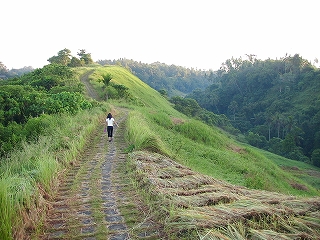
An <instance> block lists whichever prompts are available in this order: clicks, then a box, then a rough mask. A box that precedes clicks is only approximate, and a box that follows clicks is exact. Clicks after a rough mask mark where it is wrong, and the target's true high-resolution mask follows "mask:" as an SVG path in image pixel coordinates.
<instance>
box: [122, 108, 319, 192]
mask: <svg viewBox="0 0 320 240" xmlns="http://www.w3.org/2000/svg"><path fill="white" fill-rule="evenodd" d="M137 109H138V110H137V111H134V112H132V113H131V114H130V117H129V120H128V125H127V131H128V139H129V140H130V142H131V143H132V144H135V149H138V150H142V149H147V150H149V149H148V147H144V145H143V143H146V142H148V144H149V145H148V146H152V147H151V148H150V149H151V150H153V149H155V152H158V153H165V154H166V155H169V156H170V157H172V158H175V159H176V160H177V161H178V162H180V163H182V164H184V165H187V166H188V167H190V168H192V169H193V170H195V171H198V172H201V173H203V174H206V175H209V176H212V177H215V178H218V179H222V180H225V181H228V182H230V183H232V184H235V185H242V186H246V187H249V188H254V189H263V190H269V191H276V192H281V193H285V194H293V195H306V196H315V195H319V192H318V191H317V190H316V189H315V188H314V187H312V186H311V185H308V184H307V183H305V182H303V181H301V180H300V179H298V178H296V177H294V176H293V175H291V174H289V173H287V172H285V171H283V170H282V169H281V168H280V167H279V166H277V165H276V164H275V163H274V162H273V161H270V160H269V159H268V158H266V156H264V155H263V154H262V153H261V152H259V151H258V150H255V149H254V148H251V147H250V146H246V145H241V144H240V143H237V142H236V141H235V140H233V139H231V138H228V137H227V136H226V135H225V134H223V132H222V131H221V130H219V129H218V128H212V127H210V126H207V125H206V124H204V123H201V122H200V121H197V120H193V119H188V118H186V117H184V118H181V119H180V121H177V123H175V120H177V119H175V115H174V114H173V115H172V116H169V115H168V114H167V113H165V112H163V111H162V109H159V110H157V109H152V110H151V109H148V108H144V109H139V108H137ZM177 117H181V115H180V116H177ZM154 146H156V147H154ZM294 185H302V186H306V189H303V190H301V189H296V188H294Z"/></svg>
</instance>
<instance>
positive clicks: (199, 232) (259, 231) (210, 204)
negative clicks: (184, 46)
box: [0, 50, 320, 239]
mask: <svg viewBox="0 0 320 240" xmlns="http://www.w3.org/2000/svg"><path fill="white" fill-rule="evenodd" d="M64 53H67V55H68V51H66V50H63V51H62V52H59V53H58V56H55V57H54V58H53V59H51V61H53V62H52V63H50V64H48V65H46V66H44V67H43V68H40V69H36V70H34V71H32V72H29V73H26V74H24V75H22V76H20V77H14V78H10V79H7V80H1V81H0V103H1V105H0V107H1V109H0V122H1V124H0V127H1V131H0V133H1V136H0V137H1V142H0V144H1V148H0V149H1V156H0V157H1V158H0V203H1V204H0V219H1V223H2V224H1V226H0V236H2V237H3V239H13V238H16V239H18V238H24V237H26V236H27V235H29V236H30V235H32V234H35V235H36V233H37V231H41V223H42V221H43V218H45V212H46V209H47V208H48V202H50V199H52V198H53V197H54V194H55V189H56V187H57V185H58V184H59V182H58V181H56V180H57V178H58V176H61V174H63V172H64V171H65V170H66V169H69V168H72V167H73V166H74V162H76V161H77V158H78V157H79V156H80V153H81V151H83V149H84V147H85V146H86V141H88V139H89V136H90V134H94V133H96V132H97V129H99V127H100V126H101V121H103V118H104V117H105V113H106V112H107V111H110V110H111V109H115V108H118V107H121V108H126V109H127V110H128V112H129V113H128V118H127V121H126V123H125V124H126V128H125V129H126V130H125V136H126V139H125V141H126V143H127V145H128V148H127V150H126V151H127V152H128V153H129V154H128V161H127V162H126V164H127V166H126V169H125V171H126V172H125V174H126V175H129V176H130V178H131V181H132V182H133V183H134V184H133V187H135V190H136V191H137V192H138V193H139V194H140V195H141V196H143V197H144V199H145V201H146V203H147V204H149V205H150V208H151V209H153V211H155V212H156V213H157V214H156V215H157V216H158V220H159V221H161V222H162V223H163V224H164V225H166V228H165V231H167V232H168V234H169V235H170V236H171V238H172V239H177V238H185V239H188V237H189V238H191V237H192V238H193V237H195V236H198V237H199V238H201V239H203V238H204V237H205V236H209V235H212V233H214V235H212V239H217V236H220V239H223V238H224V239H225V238H226V237H227V236H228V235H232V234H233V235H239V236H241V237H243V239H245V237H248V236H260V239H262V236H269V237H270V236H275V235H276V234H278V235H277V236H280V235H284V236H285V237H288V236H290V234H294V235H292V236H294V237H301V236H306V237H307V238H308V237H309V238H311V239H312V237H319V235H320V227H319V221H318V219H319V204H317V203H319V199H318V198H317V197H318V196H320V192H319V189H320V180H319V179H320V178H319V177H317V176H318V175H317V174H319V168H317V167H315V166H312V165H310V164H307V163H304V162H302V161H300V162H298V161H292V160H289V159H287V158H284V157H280V156H279V155H276V154H273V153H271V152H267V151H264V150H261V149H258V148H255V147H252V146H250V145H249V144H246V143H244V142H243V141H242V142H239V141H238V140H237V139H239V136H238V138H236V137H235V135H232V134H238V135H239V130H237V129H236V128H235V127H237V125H235V124H234V122H233V120H232V119H230V120H228V119H227V117H226V116H228V117H230V116H235V120H237V117H238V115H237V111H231V113H233V115H232V114H231V115H230V112H227V113H226V114H225V115H220V114H221V113H222V112H219V114H217V113H212V112H209V111H208V110H204V109H203V108H201V107H199V105H200V104H199V105H198V103H197V102H195V101H194V100H190V99H183V98H182V97H181V96H180V97H175V98H172V99H171V102H169V101H168V96H167V95H166V94H164V93H165V92H163V91H157V90H155V89H153V88H151V87H150V86H149V85H148V84H146V83H145V82H143V81H141V80H140V79H139V78H138V77H137V76H135V75H133V74H132V73H131V71H132V70H128V69H127V68H125V67H121V66H115V65H106V66H101V65H98V64H92V62H90V61H89V62H87V63H88V64H89V65H81V66H79V67H71V66H69V65H68V64H69V63H70V62H69V60H71V59H72V57H71V56H70V55H68V59H69V60H67V61H65V62H62V63H61V62H60V63H58V62H54V61H56V60H57V59H60V58H59V57H61V59H62V57H64V56H65V55H64ZM82 53H83V52H82ZM56 57H58V58H56ZM59 61H60V60H59ZM312 71H313V72H315V73H317V70H316V69H313V70H312ZM302 72H303V71H302ZM224 75H226V76H227V75H228V72H227V73H225V74H224ZM83 76H87V77H88V81H89V84H90V85H91V86H94V88H95V90H96V91H95V92H97V93H98V94H97V96H95V95H94V96H95V97H94V98H95V99H93V98H91V97H90V96H93V95H91V94H88V92H87V91H88V89H86V84H87V82H81V79H83ZM222 76H223V74H222V75H221V76H220V77H222ZM314 76H317V74H316V75H314ZM230 84H231V83H230ZM228 86H229V85H228ZM231 86H233V85H231ZM160 90H161V89H160ZM252 91H253V90H252ZM97 100H99V101H97ZM301 104H302V99H301ZM311 105H312V104H311ZM214 107H220V105H216V106H214ZM218 109H219V108H218ZM178 110H179V111H178ZM230 123H232V124H233V126H232V125H231V124H230ZM282 129H283V128H281V130H282ZM240 130H242V131H243V129H241V128H240ZM280 132H281V131H279V134H280ZM281 133H282V132H281ZM270 134H277V131H275V130H273V131H270ZM288 134H289V133H288V132H285V135H284V136H287V135H288ZM279 137H280V136H279ZM270 140H271V139H270ZM148 158H150V159H148ZM141 159H144V161H146V162H147V164H145V163H144V164H139V161H140V162H141ZM152 159H153V160H152ZM162 161H163V162H164V163H165V164H162ZM142 166H145V167H142ZM172 166H174V168H172ZM152 169H153V170H152ZM150 172H151V174H149V173H150ZM172 176H174V177H172ZM171 178H172V179H171ZM218 183H219V184H220V185H219V186H224V190H223V192H220V191H218V190H215V188H214V184H218ZM215 192H217V193H219V194H220V193H221V195H219V196H218V197H217V196H214V197H213V196H212V195H210V194H213V193H215ZM201 193H202V194H205V195H206V196H207V198H204V195H201ZM199 194H200V195H199ZM246 194H250V197H246ZM240 195H241V197H240ZM192 196H194V197H195V198H192ZM267 196H268V201H266V202H264V201H262V200H263V199H266V198H267ZM273 197H275V199H276V200H274V201H273V200H272V198H273ZM306 197H307V198H306ZM261 199H262V200H261ZM227 204H231V205H227ZM210 209H211V210H210ZM286 209H287V210H288V209H290V211H286ZM294 209H296V210H294ZM291 210H292V211H291ZM208 211H217V212H219V214H224V216H225V215H228V216H229V217H232V220H228V221H220V222H218V223H217V222H216V221H217V220H216V218H214V216H210V214H206V213H208ZM303 214H304V215H303ZM206 219H207V220H208V219H210V221H206ZM206 222H207V223H210V224H205V223H206ZM231 223H232V224H231ZM271 227H272V228H271ZM268 228H269V231H268ZM228 229H229V230H228ZM230 229H231V230H230ZM266 229H267V230H266ZM270 229H271V230H270ZM265 230H266V231H265ZM239 238H240V237H239ZM218 239H219V238H218Z"/></svg>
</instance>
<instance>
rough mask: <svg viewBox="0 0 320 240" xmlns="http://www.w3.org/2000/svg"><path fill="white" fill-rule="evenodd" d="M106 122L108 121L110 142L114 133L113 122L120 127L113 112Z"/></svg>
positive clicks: (109, 114)
mask: <svg viewBox="0 0 320 240" xmlns="http://www.w3.org/2000/svg"><path fill="white" fill-rule="evenodd" d="M106 123H107V132H108V140H109V142H111V141H112V134H113V124H116V125H117V127H119V126H118V124H117V123H116V121H115V120H114V118H113V117H112V114H111V113H108V116H107V119H106Z"/></svg>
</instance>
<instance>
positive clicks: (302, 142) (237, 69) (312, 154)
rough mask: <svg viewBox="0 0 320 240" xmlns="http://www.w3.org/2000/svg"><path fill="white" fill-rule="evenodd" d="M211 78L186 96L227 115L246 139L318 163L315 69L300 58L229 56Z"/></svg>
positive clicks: (319, 95) (319, 100) (318, 79)
mask: <svg viewBox="0 0 320 240" xmlns="http://www.w3.org/2000/svg"><path fill="white" fill-rule="evenodd" d="M215 73H216V74H215V79H214V83H213V84H212V85H210V86H209V87H207V88H206V89H205V90H201V89H198V90H194V91H193V92H192V93H191V94H189V95H188V96H187V97H188V98H192V99H195V100H196V101H197V102H198V104H199V105H200V106H201V107H203V108H205V109H207V110H209V111H211V112H214V113H217V114H224V115H226V116H227V117H228V118H229V120H230V121H231V123H232V125H233V126H234V127H235V128H237V129H239V130H241V132H242V133H244V134H245V136H246V141H247V142H248V143H250V144H251V145H253V146H256V147H259V148H263V149H266V150H269V151H271V152H274V153H276V154H279V155H282V156H285V157H287V158H291V159H294V160H299V161H304V162H310V161H312V162H313V163H314V164H315V165H316V166H320V70H319V69H318V68H316V67H314V66H313V65H312V64H311V63H310V62H308V61H307V60H305V59H303V58H302V57H300V56H299V55H298V54H296V55H294V56H285V57H283V58H281V59H279V60H272V59H267V60H264V61H262V60H259V59H256V58H255V57H254V56H253V55H250V56H248V59H247V60H243V59H242V58H231V59H228V60H226V61H225V62H224V63H223V64H222V66H221V68H220V69H219V70H218V71H216V72H215Z"/></svg>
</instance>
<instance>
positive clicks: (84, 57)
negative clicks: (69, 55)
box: [77, 49, 93, 65]
mask: <svg viewBox="0 0 320 240" xmlns="http://www.w3.org/2000/svg"><path fill="white" fill-rule="evenodd" d="M77 55H78V56H79V57H80V60H81V61H84V63H85V64H87V65H88V64H91V63H93V60H92V58H91V53H87V52H86V50H85V49H81V50H80V52H78V53H77Z"/></svg>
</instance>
